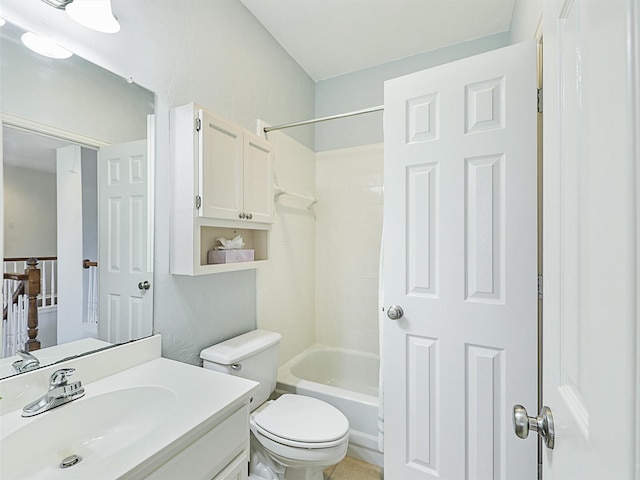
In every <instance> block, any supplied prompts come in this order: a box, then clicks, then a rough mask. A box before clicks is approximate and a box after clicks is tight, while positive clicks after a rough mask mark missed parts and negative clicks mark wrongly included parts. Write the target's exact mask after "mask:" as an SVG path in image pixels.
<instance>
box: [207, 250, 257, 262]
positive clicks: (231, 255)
mask: <svg viewBox="0 0 640 480" xmlns="http://www.w3.org/2000/svg"><path fill="white" fill-rule="evenodd" d="M207 260H208V263H209V265H217V264H222V263H239V262H253V261H254V250H253V249H248V248H242V249H240V248H238V249H231V250H209V253H208V256H207Z"/></svg>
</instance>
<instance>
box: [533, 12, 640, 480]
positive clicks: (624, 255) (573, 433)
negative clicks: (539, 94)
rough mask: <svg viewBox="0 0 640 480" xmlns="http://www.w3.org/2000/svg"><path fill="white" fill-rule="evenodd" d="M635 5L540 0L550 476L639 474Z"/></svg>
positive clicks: (638, 19)
mask: <svg viewBox="0 0 640 480" xmlns="http://www.w3.org/2000/svg"><path fill="white" fill-rule="evenodd" d="M637 8H638V6H637V2H626V1H624V0H610V1H606V2H599V1H585V0H575V1H574V0H572V1H559V0H545V2H544V11H545V19H544V50H545V51H544V89H545V92H546V93H545V105H544V240H543V246H544V278H545V281H544V307H543V319H544V324H543V329H544V358H543V365H544V368H543V380H544V382H543V397H544V398H543V403H544V404H545V405H548V406H549V407H550V408H551V410H552V411H553V417H554V421H555V429H556V432H557V435H556V445H555V448H554V449H553V450H549V449H546V448H545V449H543V452H544V455H543V460H544V463H543V473H544V478H545V479H548V480H555V479H563V480H565V479H566V480H573V479H576V480H577V479H602V478H607V479H612V480H618V479H631V478H638V475H639V474H640V472H639V471H638V470H637V468H638V467H637V466H638V465H639V463H638V459H639V458H640V456H639V455H640V454H639V453H638V452H639V451H640V450H639V448H638V447H639V445H638V442H639V441H640V438H639V437H638V432H640V429H638V418H639V417H638V412H639V411H640V410H639V408H640V407H639V405H640V403H639V401H638V392H639V390H638V377H637V375H638V365H639V363H638V359H639V357H638V355H639V353H638V352H639V349H638V342H639V340H638V325H639V322H638V298H639V296H638V295H639V294H638V292H639V289H638V278H640V277H639V276H638V248H639V247H638V245H639V243H638V216H637V215H638V203H637V202H638V198H639V197H638V188H639V185H640V183H638V177H637V175H638V171H639V169H638V165H639V164H638V143H637V141H638V130H637V127H638V123H636V124H635V129H634V128H632V125H633V119H634V116H635V118H636V120H637V118H638V103H637V99H638V96H637V95H638V88H639V86H638V85H639V84H638V70H637V65H638V50H637V44H636V49H634V47H633V40H634V38H635V41H636V42H637V38H638V37H637V35H638V32H639V28H638V22H640V17H638V11H637ZM634 99H635V103H634ZM634 176H635V179H636V180H635V183H634V181H632V180H630V179H632V178H634ZM634 259H635V260H634Z"/></svg>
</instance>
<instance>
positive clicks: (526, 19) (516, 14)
mask: <svg viewBox="0 0 640 480" xmlns="http://www.w3.org/2000/svg"><path fill="white" fill-rule="evenodd" d="M541 21H542V0H516V1H515V2H514V5H513V16H512V18H511V29H510V31H509V44H513V43H520V42H525V41H527V40H531V39H532V38H534V35H535V33H536V31H537V29H538V28H539V25H538V24H539V22H541ZM540 26H541V25H540Z"/></svg>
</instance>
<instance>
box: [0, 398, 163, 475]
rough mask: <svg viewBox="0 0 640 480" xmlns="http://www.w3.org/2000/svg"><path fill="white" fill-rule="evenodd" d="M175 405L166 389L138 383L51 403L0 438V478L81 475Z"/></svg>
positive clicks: (145, 431)
mask: <svg viewBox="0 0 640 480" xmlns="http://www.w3.org/2000/svg"><path fill="white" fill-rule="evenodd" d="M175 407H176V396H175V394H174V393H173V392H172V391H171V390H168V389H166V388H162V387H158V386H140V387H133V388H125V389H122V390H115V391H111V392H107V393H103V394H100V395H96V396H94V397H90V398H83V399H79V400H75V401H73V402H71V403H68V404H66V405H63V406H61V407H58V408H55V409H53V410H51V411H49V412H46V413H43V414H41V415H39V416H36V417H33V418H32V419H30V420H29V421H28V423H26V424H25V425H24V426H21V427H20V428H18V429H17V430H16V431H14V432H13V433H11V434H10V435H8V436H6V437H4V438H3V439H2V441H0V458H2V463H1V465H0V478H2V479H3V480H13V479H29V478H47V479H53V478H58V477H60V476H62V475H64V476H65V478H71V477H76V475H75V473H77V474H78V477H77V478H82V471H83V470H84V469H83V466H84V465H86V464H89V465H90V464H92V463H93V464H95V461H96V460H101V459H105V458H107V457H109V456H112V455H113V454H114V453H116V452H118V451H120V450H123V449H126V448H127V447H128V446H130V445H131V444H133V443H134V442H136V441H137V440H139V439H140V438H141V437H143V436H145V435H147V434H148V433H149V432H151V431H152V430H153V429H154V428H156V427H157V426H159V425H160V424H161V423H162V422H163V421H165V420H166V419H167V418H168V417H170V416H171V413H172V411H173V410H174V409H175ZM25 421H27V420H25ZM73 455H76V456H78V457H80V458H81V460H80V461H79V462H78V463H76V464H75V465H73V466H71V467H69V468H65V469H63V468H61V467H60V464H61V462H62V461H63V460H65V459H66V458H68V457H72V456H73ZM83 464H84V465H83ZM72 472H73V473H72ZM70 474H71V477H70V476H69V475H70ZM85 478H86V477H85ZM92 478H95V477H92Z"/></svg>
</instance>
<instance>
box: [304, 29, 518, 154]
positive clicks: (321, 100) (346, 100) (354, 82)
mask: <svg viewBox="0 0 640 480" xmlns="http://www.w3.org/2000/svg"><path fill="white" fill-rule="evenodd" d="M508 44H509V34H508V33H501V34H497V35H491V36H488V37H484V38H480V39H478V40H473V41H470V42H465V43H461V44H458V45H453V46H450V47H446V48H441V49H438V50H434V51H431V52H426V53H422V54H420V55H415V56H412V57H408V58H405V59H402V60H397V61H395V62H390V63H385V64H383V65H378V66H375V67H371V68H367V69H364V70H359V71H357V72H354V73H349V74H346V75H341V76H339V77H334V78H330V79H328V80H322V81H320V82H318V83H317V84H316V116H317V117H324V116H327V115H334V114H337V113H343V112H350V111H354V110H360V109H363V108H367V107H372V106H376V105H382V104H383V103H384V82H385V80H389V79H391V78H396V77H399V76H402V75H407V74H409V73H413V72H417V71H420V70H424V69H425V68H429V67H433V66H436V65H441V64H443V63H447V62H451V61H454V60H458V59H461V58H464V57H469V56H471V55H475V54H478V53H482V52H486V51H489V50H494V49H496V48H500V47H504V46H506V45H508ZM298 128H299V129H307V128H313V127H298ZM315 136H316V143H315V150H316V151H317V152H321V151H326V150H334V149H337V148H346V147H354V146H358V145H370V144H374V143H381V142H382V141H383V132H382V112H377V113H369V114H366V115H359V116H357V117H351V118H345V119H341V120H333V121H330V122H323V123H318V124H316V126H315Z"/></svg>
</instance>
